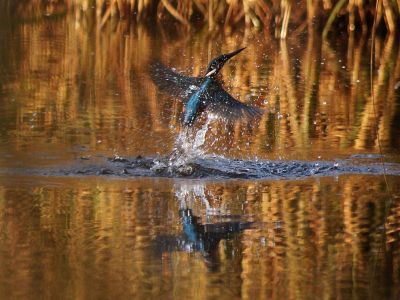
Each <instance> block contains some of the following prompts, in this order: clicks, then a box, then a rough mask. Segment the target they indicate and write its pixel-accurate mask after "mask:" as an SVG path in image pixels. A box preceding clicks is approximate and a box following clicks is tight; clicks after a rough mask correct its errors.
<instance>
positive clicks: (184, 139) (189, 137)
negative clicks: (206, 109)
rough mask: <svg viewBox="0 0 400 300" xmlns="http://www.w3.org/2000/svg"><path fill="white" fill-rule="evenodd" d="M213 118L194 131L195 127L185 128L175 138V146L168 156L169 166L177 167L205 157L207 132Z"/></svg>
mask: <svg viewBox="0 0 400 300" xmlns="http://www.w3.org/2000/svg"><path fill="white" fill-rule="evenodd" d="M212 120H213V118H211V117H209V118H207V120H206V122H205V123H204V124H203V126H202V127H201V128H200V129H199V130H198V131H194V130H193V128H183V129H182V131H181V132H180V133H179V135H178V136H177V138H176V140H175V146H174V149H173V150H172V152H171V154H170V155H169V157H168V167H170V168H177V167H182V166H185V165H187V164H189V163H191V162H193V161H194V160H195V159H197V158H204V157H205V154H206V149H205V148H204V145H205V142H206V134H207V131H208V128H209V125H210V123H211V121H212Z"/></svg>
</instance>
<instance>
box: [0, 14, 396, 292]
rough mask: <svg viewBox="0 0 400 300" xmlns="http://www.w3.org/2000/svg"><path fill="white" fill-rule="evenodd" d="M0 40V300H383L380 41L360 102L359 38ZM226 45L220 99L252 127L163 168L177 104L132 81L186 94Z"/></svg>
mask: <svg viewBox="0 0 400 300" xmlns="http://www.w3.org/2000/svg"><path fill="white" fill-rule="evenodd" d="M0 22H1V23H0V33H1V34H0V104H1V107H2V109H1V110H0V266H1V270H2V272H1V275H0V296H1V298H5V299H10V298H23V299H29V298H31V299H38V298H51V299H53V298H66V299H80V298H81V299H83V298H85V299H86V298H88V299H111V298H117V299H125V298H130V299H131V298H138V299H148V298H161V297H162V298H165V299H182V298H190V299H192V298H193V299H206V298H207V299H208V298H210V299H213V298H219V299H225V298H229V299H232V298H234V299H237V298H244V299H248V298H252V299H320V298H327V299H333V298H342V299H366V298H367V297H370V298H371V299H396V298H397V297H398V295H399V289H398V286H399V281H400V276H399V274H400V270H399V265H400V256H399V249H400V247H399V228H400V226H399V221H398V220H399V217H400V215H399V212H400V208H399V197H400V191H399V182H400V181H399V179H400V177H399V169H400V168H399V167H398V163H399V162H400V159H399V158H400V156H399V140H398V136H399V134H400V130H399V129H400V122H399V115H400V109H399V107H400V106H399V99H400V96H399V93H400V88H399V82H400V65H399V62H400V57H399V54H400V52H399V47H398V46H399V45H398V42H397V40H396V39H395V38H390V37H389V38H386V39H384V38H378V39H377V40H376V49H377V54H376V57H375V60H376V72H375V73H374V76H373V83H374V93H375V94H374V95H375V97H374V101H372V97H371V89H370V82H369V53H368V52H369V47H370V45H369V41H367V40H365V39H363V38H362V37H350V38H347V37H339V38H338V39H337V40H330V41H321V40H320V39H319V38H317V37H316V36H314V35H313V34H310V35H308V36H298V37H290V38H289V39H288V40H287V41H276V40H274V39H272V38H270V37H268V36H267V35H265V34H264V33H257V32H237V33H233V34H231V35H223V34H221V35H217V36H212V35H208V34H207V33H205V32H192V33H190V34H188V33H187V32H184V31H182V30H180V29H169V30H166V29H165V28H161V27H158V26H153V27H151V28H150V27H145V26H142V25H137V24H131V25H129V24H125V23H124V22H120V23H118V24H111V23H110V24H108V25H107V26H106V27H105V28H104V29H103V30H101V31H100V30H98V29H96V27H95V26H93V25H92V24H91V20H90V19H75V18H74V17H73V16H58V17H56V18H52V17H48V18H44V19H39V20H29V22H28V21H27V20H17V19H16V18H13V17H10V16H8V17H6V18H2V20H1V21H0ZM241 46H247V49H246V50H245V51H243V52H242V53H240V55H238V56H237V57H235V58H234V59H233V60H232V61H231V62H230V63H228V64H227V65H226V67H225V68H224V69H223V78H224V81H225V86H226V88H227V90H229V92H230V93H231V94H232V95H235V97H237V98H238V99H240V100H241V101H243V102H246V103H248V104H251V105H254V106H257V107H260V108H262V109H264V110H265V111H266V113H265V114H264V115H263V117H262V118H261V119H260V120H255V121H253V122H239V123H235V124H225V123H224V122H222V121H221V120H212V121H209V120H208V119H207V118H206V117H202V118H200V120H199V123H198V124H197V125H196V128H195V130H196V132H197V133H198V135H195V138H194V139H193V143H190V140H189V141H188V140H186V141H183V142H186V143H188V144H189V145H187V147H188V148H187V149H189V150H190V159H189V160H184V161H183V163H182V160H179V159H178V160H175V161H174V163H175V164H172V166H171V161H170V160H169V159H168V158H169V155H170V154H171V152H173V151H174V148H176V147H177V143H178V144H179V142H182V141H181V140H179V137H180V134H181V128H180V123H179V119H180V115H181V112H182V104H180V103H178V102H176V101H174V99H172V98H171V97H168V96H167V95H164V94H161V93H160V92H159V91H157V89H156V87H155V85H154V84H153V82H152V81H151V78H150V76H149V72H148V65H149V63H151V62H153V61H157V60H158V61H162V62H163V63H164V64H166V65H169V66H171V67H174V68H176V70H178V71H181V72H183V73H185V74H187V75H192V74H194V75H198V74H202V72H204V70H205V67H206V65H207V63H208V61H209V60H210V59H211V58H212V57H214V56H216V55H218V54H220V53H224V52H230V51H232V50H234V49H237V48H240V47H241ZM373 104H375V110H374V105H373ZM374 111H375V112H374ZM378 133H379V137H380V142H381V146H382V154H383V155H381V154H380V153H379V152H380V151H379V147H378V139H377V136H378ZM181 144H182V143H181ZM186 158H187V156H186ZM186 158H185V159H186ZM381 159H383V160H384V161H385V163H386V168H385V169H386V173H387V174H388V178H387V183H388V187H389V189H390V193H389V192H388V190H387V186H386V183H385V180H384V177H383V173H385V172H384V167H383V166H382V163H381ZM176 162H179V164H176ZM182 166H183V168H182ZM191 168H192V169H191ZM125 171H126V172H125ZM163 177H168V178H163Z"/></svg>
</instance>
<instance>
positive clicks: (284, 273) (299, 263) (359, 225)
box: [0, 176, 400, 299]
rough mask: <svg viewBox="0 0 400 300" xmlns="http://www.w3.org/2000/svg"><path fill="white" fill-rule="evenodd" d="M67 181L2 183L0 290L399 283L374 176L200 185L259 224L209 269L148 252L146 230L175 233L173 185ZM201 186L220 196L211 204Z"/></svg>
mask: <svg viewBox="0 0 400 300" xmlns="http://www.w3.org/2000/svg"><path fill="white" fill-rule="evenodd" d="M46 180H47V179H46ZM65 180H67V181H68V182H70V183H71V186H73V187H74V188H73V189H72V188H67V187H65V186H64V187H58V186H57V184H58V179H54V183H55V185H54V186H53V187H51V186H50V187H47V188H34V187H32V188H29V187H27V189H26V190H25V189H21V188H20V182H19V181H18V182H17V181H15V186H14V187H7V188H4V187H2V188H0V205H1V206H0V208H1V210H2V211H3V212H4V213H3V214H1V217H0V229H1V232H2V235H1V236H0V241H1V243H0V257H1V259H0V266H1V268H2V270H3V271H4V272H6V271H7V272H6V273H3V275H1V276H0V292H1V294H2V295H3V296H8V297H9V298H15V297H16V296H19V298H25V297H26V296H27V295H29V296H30V297H34V296H36V295H37V293H42V292H43V291H44V290H45V295H47V296H48V297H49V298H52V296H54V295H59V293H60V292H66V293H68V295H69V296H70V297H71V298H87V295H90V296H91V297H95V298H97V296H99V297H100V296H101V297H106V298H111V297H118V298H125V297H122V296H128V295H135V296H136V297H137V298H141V299H143V298H149V297H157V296H160V295H169V294H170V293H173V294H174V295H175V297H178V296H179V297H178V298H183V297H185V296H186V297H187V296H190V298H199V299H200V298H201V299H204V296H206V295H209V293H211V294H214V293H215V295H221V292H222V291H223V290H224V287H226V283H228V282H230V283H231V284H229V289H230V292H231V293H233V294H235V295H236V294H237V295H241V297H242V298H245V299H247V298H257V299H262V298H274V299H275V298H276V299H310V298H319V299H323V298H332V297H334V296H335V298H341V299H348V298H349V296H356V298H359V299H364V298H365V297H366V296H368V293H376V295H382V293H392V295H395V294H396V290H397V289H398V284H396V283H398V281H399V268H400V264H399V261H398V251H399V250H398V243H399V235H398V233H399V222H398V221H396V220H398V218H399V214H398V212H399V203H395V204H394V205H393V206H392V209H391V211H390V212H389V215H388V225H387V228H388V231H387V234H385V232H384V231H382V223H383V221H384V211H385V201H384V199H385V198H386V195H385V192H384V190H383V189H382V186H383V180H377V178H376V177H359V176H349V177H346V176H344V177H340V178H339V181H338V182H335V181H334V180H333V179H330V178H324V179H321V180H318V181H317V180H306V181H301V182H298V181H297V182H282V181H274V182H269V183H253V184H250V185H248V184H247V183H246V184H244V183H238V184H237V185H236V184H233V185H232V184H229V185H226V186H225V185H221V184H215V183H210V184H208V183H207V184H205V186H204V189H205V194H206V195H207V197H208V198H209V199H208V200H209V202H210V203H213V202H214V207H226V208H227V209H232V208H233V210H232V212H234V213H238V212H239V211H240V209H239V210H238V208H239V207H241V206H242V207H243V208H242V209H243V212H244V213H245V214H246V215H248V216H252V217H253V218H255V221H257V224H258V226H257V227H256V229H252V230H246V231H244V232H243V233H242V234H241V236H240V240H238V241H236V242H235V244H234V245H232V244H229V243H228V242H227V241H222V242H221V244H220V245H219V248H218V249H217V255H218V259H219V265H218V267H217V268H215V269H213V270H212V272H211V271H210V270H208V267H207V257H205V258H203V257H202V256H201V255H196V254H193V253H184V252H181V253H178V252H168V251H166V252H165V253H161V257H153V256H152V252H151V241H152V240H153V239H154V238H155V237H156V236H158V235H165V234H171V235H174V234H175V235H179V234H181V232H182V228H181V225H180V224H179V213H178V211H179V203H178V202H177V199H176V198H175V197H174V191H173V189H172V190H171V188H172V183H168V181H160V182H159V183H158V184H157V187H156V186H155V185H154V181H147V180H144V181H135V182H132V181H130V182H118V181H114V182H109V181H103V182H98V181H97V180H94V181H91V179H85V180H83V181H82V180H79V182H78V181H76V180H75V179H71V180H69V179H65ZM27 182H31V180H30V179H27ZM46 182H47V184H50V183H49V182H48V181H46ZM64 183H65V182H64ZM29 184H31V183H29ZM393 193H394V194H395V195H396V194H397V195H398V193H399V190H398V187H395V186H394V190H393ZM210 195H221V197H218V199H219V200H218V203H215V201H213V199H212V196H210ZM16 199H17V200H16ZM198 201H200V200H198ZM203 208H205V206H204V205H203ZM382 235H383V236H382ZM382 237H383V239H382ZM381 241H386V246H385V245H384V246H383V247H382V248H381ZM160 246H161V245H160ZM231 247H233V248H231ZM380 251H381V252H382V253H381V254H378V253H379V252H380ZM376 255H378V256H376ZM375 259H377V265H376V268H375V269H374V268H373V261H374V260H375ZM373 270H374V273H372V271H373ZM233 274H234V276H232V275H233ZM387 274H392V275H393V277H390V276H387ZM371 278H373V281H372V282H373V283H375V284H374V286H373V288H372V289H371V288H370V287H369V285H370V284H372V283H371V281H370V280H371ZM389 278H391V280H392V281H390V280H389ZM388 280H389V281H388ZM221 282H223V284H218V283H221ZM216 283H217V284H216ZM194 285H195V286H196V287H199V288H198V289H193V286H194ZM16 286H18V289H17V288H16ZM210 290H211V291H210ZM222 294H223V295H225V296H224V297H222V298H231V297H232V296H231V294H230V293H229V294H227V295H226V294H224V293H222ZM41 295H43V294H41ZM373 295H375V294H373ZM180 296H182V297H180ZM228 296H229V297H228ZM372 298H374V297H372Z"/></svg>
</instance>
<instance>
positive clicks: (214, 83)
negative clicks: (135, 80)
mask: <svg viewBox="0 0 400 300" xmlns="http://www.w3.org/2000/svg"><path fill="white" fill-rule="evenodd" d="M244 49H245V48H240V49H238V50H235V51H233V52H230V53H227V54H222V55H220V56H218V57H216V58H214V59H212V60H211V61H210V63H209V64H208V67H207V69H206V72H205V75H204V76H199V77H190V76H185V75H182V74H179V73H177V72H175V71H174V70H172V69H170V68H168V67H166V66H164V65H163V64H162V63H160V62H156V63H153V64H152V65H151V68H150V75H151V78H152V79H153V81H154V83H155V84H156V85H157V86H158V88H159V89H160V90H161V91H162V92H165V93H167V94H169V95H171V96H173V97H175V98H177V99H178V100H181V101H183V103H184V104H185V111H184V113H183V118H182V124H183V125H184V126H186V127H192V126H193V124H194V123H195V121H196V119H197V118H198V116H200V115H201V114H202V113H203V112H210V113H213V114H215V115H217V116H219V117H221V118H223V119H225V120H229V121H234V120H237V119H242V118H254V117H259V116H261V115H262V112H263V111H262V109H260V108H256V107H253V106H250V105H247V104H245V103H242V102H240V101H238V100H236V99H235V98H234V97H233V96H231V95H230V94H229V93H228V92H227V91H225V90H224V88H223V87H222V83H221V80H220V78H219V76H218V74H219V72H220V71H221V69H222V67H223V66H224V65H225V63H226V62H227V61H228V60H229V59H231V58H232V57H233V56H235V55H237V54H239V53H240V52H241V51H243V50H244Z"/></svg>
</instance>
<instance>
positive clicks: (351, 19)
mask: <svg viewBox="0 0 400 300" xmlns="http://www.w3.org/2000/svg"><path fill="white" fill-rule="evenodd" d="M378 1H379V3H378V5H375V2H366V1H361V0H349V1H346V0H335V1H331V0H324V1H316V0H314V1H313V0H307V1H305V0H303V1H301V2H300V3H296V7H295V9H292V2H291V1H288V0H279V1H278V0H271V1H264V0H241V1H239V0H225V1H218V0H182V1H173V0H25V1H18V2H12V1H8V2H7V3H8V7H9V8H10V10H11V11H12V12H15V11H17V12H19V13H20V14H23V15H26V14H29V13H34V14H36V15H38V14H39V15H40V14H43V12H44V13H45V14H47V15H48V14H50V13H52V12H57V11H58V12H59V11H63V9H64V10H65V9H68V10H72V11H75V12H76V13H77V14H78V15H80V16H82V15H91V16H95V20H96V22H97V24H98V25H99V26H104V25H105V24H106V23H107V22H109V20H111V19H125V20H126V19H128V20H131V21H136V22H148V21H158V22H161V23H162V22H165V21H166V20H168V19H172V20H175V21H176V22H177V23H179V24H181V25H182V26H183V27H184V28H191V27H196V28H198V27H204V26H206V27H207V28H208V29H209V30H210V31H214V30H221V29H223V30H225V31H231V30H232V29H233V28H236V27H242V26H245V27H246V28H259V29H264V30H267V31H269V32H271V33H274V35H275V36H276V37H277V38H282V39H284V38H286V37H287V36H289V35H291V34H298V33H301V32H304V31H311V30H317V31H320V32H322V33H323V35H324V36H326V35H327V34H328V33H329V32H330V31H338V30H342V29H343V28H341V26H342V24H346V23H347V31H348V33H349V34H352V33H353V32H354V31H357V30H359V31H361V32H363V33H364V34H365V33H367V32H368V31H369V29H370V28H371V26H372V19H373V15H374V14H375V13H376V14H377V21H378V25H381V28H385V29H386V30H387V32H390V33H395V32H396V30H397V29H396V28H397V27H398V25H399V13H400V10H399V9H400V0H397V1H389V0H378ZM375 7H377V9H378V11H376V12H375Z"/></svg>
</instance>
